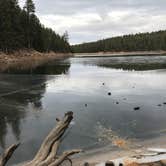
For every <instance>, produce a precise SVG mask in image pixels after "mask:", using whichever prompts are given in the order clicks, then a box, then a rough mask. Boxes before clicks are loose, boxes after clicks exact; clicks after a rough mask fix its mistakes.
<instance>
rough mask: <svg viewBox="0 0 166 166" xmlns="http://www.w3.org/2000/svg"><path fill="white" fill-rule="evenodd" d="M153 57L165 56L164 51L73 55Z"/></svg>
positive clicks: (78, 55)
mask: <svg viewBox="0 0 166 166" xmlns="http://www.w3.org/2000/svg"><path fill="white" fill-rule="evenodd" d="M140 55H141V56H147V55H149V56H154V55H165V56H166V51H162V50H161V51H131V52H125V51H121V52H96V53H74V57H82V58H83V57H118V56H140Z"/></svg>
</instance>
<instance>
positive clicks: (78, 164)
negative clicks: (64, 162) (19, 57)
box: [73, 135, 166, 166]
mask: <svg viewBox="0 0 166 166" xmlns="http://www.w3.org/2000/svg"><path fill="white" fill-rule="evenodd" d="M165 138H166V136H165V135H163V136H160V137H159V138H153V139H150V140H144V141H143V140H131V141H129V143H128V146H127V147H125V148H120V147H113V148H112V146H111V145H108V146H106V147H103V148H100V149H96V150H90V151H87V152H84V153H82V154H80V155H78V156H75V157H74V158H73V166H82V165H83V163H85V162H88V163H102V162H106V161H108V160H114V159H117V158H122V157H131V156H135V155H141V154H144V153H148V148H164V149H166V141H165Z"/></svg>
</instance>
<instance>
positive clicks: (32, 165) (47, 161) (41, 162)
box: [0, 112, 82, 166]
mask: <svg viewBox="0 0 166 166" xmlns="http://www.w3.org/2000/svg"><path fill="white" fill-rule="evenodd" d="M72 119H73V112H68V113H66V114H65V116H64V117H63V119H57V125H56V127H55V128H53V129H52V131H51V132H50V133H49V135H48V136H47V137H46V139H45V140H44V141H43V143H42V145H41V147H40V149H39V151H38V152H37V154H36V156H35V157H34V159H33V160H32V161H30V162H28V163H25V164H22V166H59V165H60V164H62V163H63V162H64V161H65V160H69V161H70V163H71V164H72V161H71V160H70V159H69V157H70V156H71V155H74V154H76V153H80V152H81V151H82V150H80V149H76V150H71V151H67V152H64V153H63V154H62V155H60V156H58V155H57V151H58V148H59V145H60V143H61V141H62V136H63V135H64V133H65V131H66V129H67V128H68V127H69V125H70V122H71V121H72ZM18 146H19V144H16V145H12V146H11V147H9V148H8V149H7V150H6V151H5V152H4V154H3V155H2V156H1V159H0V166H5V165H6V163H7V162H8V160H9V159H10V158H11V157H12V155H13V153H14V151H15V150H16V149H17V148H18Z"/></svg>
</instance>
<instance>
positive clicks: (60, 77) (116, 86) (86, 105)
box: [0, 56, 166, 164]
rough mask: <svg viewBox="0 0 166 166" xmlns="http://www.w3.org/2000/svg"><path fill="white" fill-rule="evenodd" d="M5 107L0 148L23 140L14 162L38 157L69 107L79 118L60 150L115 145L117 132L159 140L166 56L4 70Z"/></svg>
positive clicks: (1, 100) (165, 119)
mask: <svg viewBox="0 0 166 166" xmlns="http://www.w3.org/2000/svg"><path fill="white" fill-rule="evenodd" d="M108 93H110V95H108ZM136 107H139V109H138V110H135V109H134V108H136ZM0 108H1V109H0V152H2V150H3V149H4V148H6V147H8V146H9V145H11V144H13V143H16V142H21V146H20V147H19V148H18V149H17V151H16V152H15V154H14V156H13V158H12V159H11V161H10V162H9V164H14V163H19V162H23V161H26V160H30V159H32V157H33V156H34V155H35V153H36V152H37V150H38V148H39V146H40V144H41V143H42V141H43V139H44V138H45V137H46V136H47V134H48V133H49V131H50V130H51V129H52V128H53V127H54V126H55V123H56V122H55V118H56V117H62V116H63V115H64V113H65V112H67V111H73V112H74V120H73V122H72V124H71V126H70V128H69V130H68V131H67V133H66V134H65V139H64V141H63V143H62V145H61V149H60V151H62V150H67V149H73V148H82V149H84V150H87V151H88V150H90V149H96V148H101V147H104V146H108V145H110V148H111V146H113V145H112V141H111V140H112V137H114V136H116V137H119V138H122V139H125V140H148V139H152V138H156V137H159V136H161V135H164V134H165V132H166V56H134V57H132V56H128V57H102V58H100V57H93V58H92V57H89V58H69V59H66V60H58V61H56V62H52V63H50V64H46V65H45V66H41V67H38V68H36V69H33V70H29V71H19V70H17V69H15V70H11V71H10V70H9V71H7V73H3V74H0ZM107 131H108V132H107ZM103 134H104V135H106V136H105V137H103ZM109 137H110V138H109Z"/></svg>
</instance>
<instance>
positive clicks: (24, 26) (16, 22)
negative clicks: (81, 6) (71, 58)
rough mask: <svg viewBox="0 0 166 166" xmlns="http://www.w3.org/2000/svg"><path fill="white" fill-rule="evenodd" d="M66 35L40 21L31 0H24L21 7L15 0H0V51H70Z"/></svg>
mask: <svg viewBox="0 0 166 166" xmlns="http://www.w3.org/2000/svg"><path fill="white" fill-rule="evenodd" d="M66 35H67V34H65V35H64V36H60V35H58V34H56V33H55V32H54V31H53V30H52V29H49V28H45V27H44V26H43V25H42V24H41V23H40V20H39V19H38V18H37V16H36V15H35V5H34V3H33V1H32V0H26V3H25V6H24V8H23V9H21V8H20V7H19V5H18V1H17V0H0V51H3V52H11V51H14V50H19V49H35V50H37V51H40V52H49V51H55V52H70V46H69V43H68V41H67V37H66Z"/></svg>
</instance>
